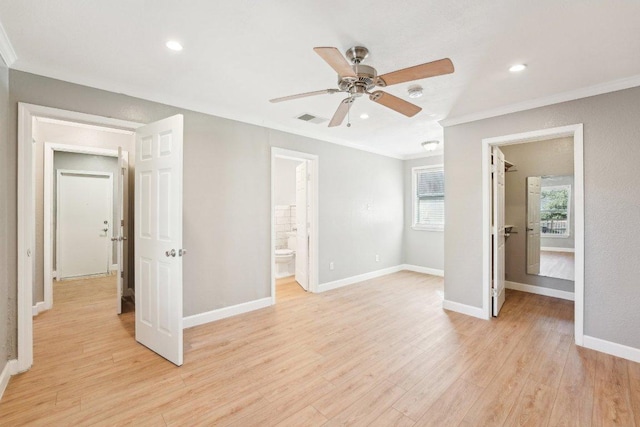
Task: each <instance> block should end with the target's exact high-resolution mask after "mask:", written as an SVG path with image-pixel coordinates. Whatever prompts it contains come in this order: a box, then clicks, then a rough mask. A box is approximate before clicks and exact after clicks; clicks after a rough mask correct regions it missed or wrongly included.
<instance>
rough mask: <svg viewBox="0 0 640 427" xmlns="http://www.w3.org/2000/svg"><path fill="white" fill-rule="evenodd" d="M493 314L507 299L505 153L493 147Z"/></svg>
mask: <svg viewBox="0 0 640 427" xmlns="http://www.w3.org/2000/svg"><path fill="white" fill-rule="evenodd" d="M493 167H494V169H493V199H494V202H493V208H494V209H493V315H494V316H497V315H498V314H499V313H500V309H501V308H502V305H503V304H504V301H505V283H504V281H505V231H504V225H505V218H504V217H505V191H504V189H505V176H504V173H505V169H504V154H503V153H502V151H501V150H500V148H498V147H493Z"/></svg>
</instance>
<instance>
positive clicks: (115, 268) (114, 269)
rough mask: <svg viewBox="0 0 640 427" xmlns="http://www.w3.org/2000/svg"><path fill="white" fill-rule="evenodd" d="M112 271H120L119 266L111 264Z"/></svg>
mask: <svg viewBox="0 0 640 427" xmlns="http://www.w3.org/2000/svg"><path fill="white" fill-rule="evenodd" d="M110 270H111V271H118V264H111V268H110Z"/></svg>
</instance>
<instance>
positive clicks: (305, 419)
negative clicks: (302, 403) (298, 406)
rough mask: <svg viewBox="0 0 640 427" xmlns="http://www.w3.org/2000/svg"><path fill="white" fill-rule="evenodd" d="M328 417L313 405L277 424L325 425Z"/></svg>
mask: <svg viewBox="0 0 640 427" xmlns="http://www.w3.org/2000/svg"><path fill="white" fill-rule="evenodd" d="M326 422H327V419H326V418H325V417H324V415H322V414H321V413H320V412H318V410H317V409H316V408H314V407H313V406H306V407H305V408H304V409H302V410H300V411H298V412H296V413H295V414H293V415H292V416H290V417H289V418H287V419H285V420H284V421H282V422H279V423H278V424H276V426H278V427H300V426H306V427H314V426H318V427H320V426H322V425H325V424H326Z"/></svg>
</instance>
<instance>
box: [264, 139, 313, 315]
mask: <svg viewBox="0 0 640 427" xmlns="http://www.w3.org/2000/svg"><path fill="white" fill-rule="evenodd" d="M317 221H318V156H315V155H312V154H308V153H302V152H297V151H291V150H285V149H282V148H276V147H272V149H271V253H272V256H271V298H272V301H273V303H274V304H275V301H276V295H277V294H278V295H279V296H282V297H283V298H285V299H287V298H294V297H296V295H300V294H301V293H303V292H305V291H308V292H317V285H318V261H317V256H318V225H317Z"/></svg>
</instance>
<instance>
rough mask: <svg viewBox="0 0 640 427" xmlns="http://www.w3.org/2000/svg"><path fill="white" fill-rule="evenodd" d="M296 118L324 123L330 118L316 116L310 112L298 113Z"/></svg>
mask: <svg viewBox="0 0 640 427" xmlns="http://www.w3.org/2000/svg"><path fill="white" fill-rule="evenodd" d="M296 119H298V120H302V121H303V122H309V123H314V124H320V123H324V122H326V121H328V120H329V119H325V118H324V117H318V116H314V115H313V114H309V113H302V114H298V115H297V116H296Z"/></svg>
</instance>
